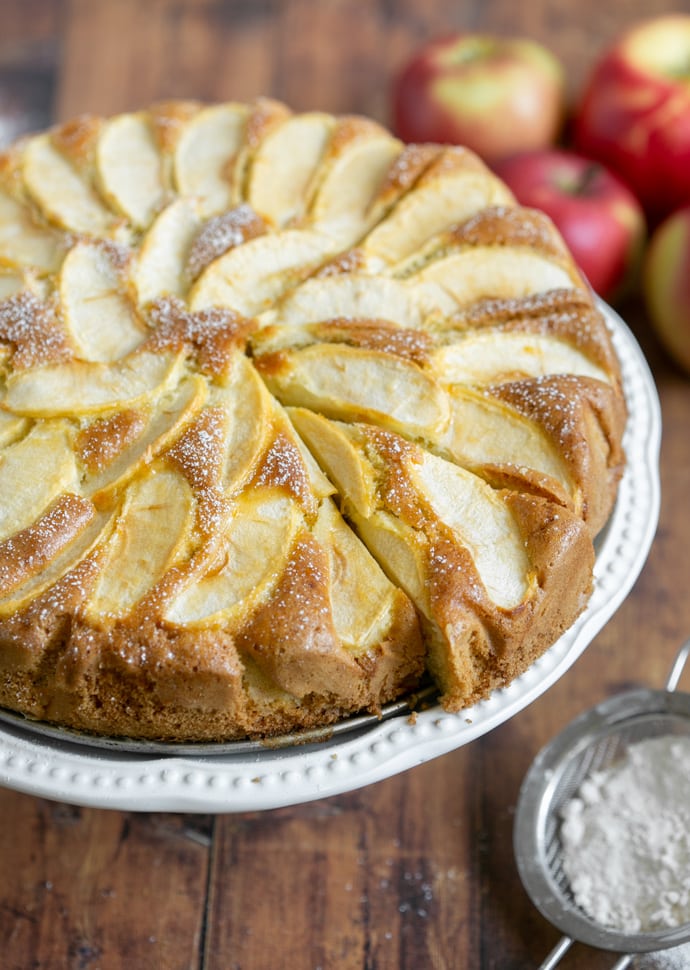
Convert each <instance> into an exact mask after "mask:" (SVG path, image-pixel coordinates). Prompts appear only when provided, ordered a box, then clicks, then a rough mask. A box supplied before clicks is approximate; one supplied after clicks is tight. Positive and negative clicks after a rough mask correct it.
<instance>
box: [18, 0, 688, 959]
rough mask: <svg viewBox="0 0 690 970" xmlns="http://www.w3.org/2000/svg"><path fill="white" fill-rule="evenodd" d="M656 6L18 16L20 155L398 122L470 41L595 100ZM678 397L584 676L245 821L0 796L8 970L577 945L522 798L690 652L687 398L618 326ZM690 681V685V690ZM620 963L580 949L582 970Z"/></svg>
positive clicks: (479, 954)
mask: <svg viewBox="0 0 690 970" xmlns="http://www.w3.org/2000/svg"><path fill="white" fill-rule="evenodd" d="M670 9H676V10H680V9H684V10H685V11H687V12H690V3H689V2H688V0H684V2H678V3H675V4H674V5H673V7H671V6H669V5H668V4H664V3H661V2H658V0H626V2H625V3H623V2H622V0H611V2H609V3H601V2H596V0H529V2H527V3H516V2H515V0H487V2H482V0H466V2H461V0H397V2H396V0H282V2H281V0H231V2H225V3H224V2H220V0H55V2H50V0H3V2H2V4H0V25H1V29H0V141H2V142H7V141H8V140H9V139H10V138H12V137H15V135H16V134H18V133H19V132H20V131H22V130H28V129H35V128H40V127H41V126H42V125H45V124H47V123H49V122H50V121H51V120H56V119H66V118H68V117H70V116H72V115H75V114H78V113H82V112H87V111H93V112H101V113H110V112H116V111H121V110H125V109H129V108H134V107H137V106H141V105H144V104H147V103H148V102H150V101H153V100H157V99H161V98H167V97H178V96H183V97H196V98H202V99H209V100H217V99H239V100H242V99H248V98H252V97H254V96H256V95H259V94H267V95H272V96H275V97H278V98H281V99H283V100H285V101H287V102H288V103H289V104H290V105H291V106H292V107H293V108H295V109H298V110H299V109H309V108H321V109H325V110H329V111H335V112H363V113H365V114H368V115H370V116H373V117H375V118H378V119H380V120H381V121H384V122H386V121H388V111H389V90H390V82H391V78H392V77H393V75H394V73H395V71H396V70H397V69H398V67H399V66H400V64H401V63H402V61H403V60H404V59H405V57H406V56H407V55H408V54H409V53H410V52H411V51H412V50H413V49H414V48H415V47H417V46H418V45H419V44H420V43H421V42H423V41H424V40H425V39H427V38H429V37H431V36H434V35H437V34H441V33H444V32H447V31H449V30H451V29H454V28H468V29H479V28H482V29H487V30H492V31H494V32H497V33H505V34H522V35H528V36H531V37H533V38H534V39H536V40H539V41H542V42H543V43H546V44H547V45H549V46H550V47H551V48H552V49H553V50H554V51H555V52H556V53H557V54H558V56H559V57H560V58H561V59H562V61H563V62H564V63H565V65H566V67H567V70H568V85H569V92H570V95H571V97H576V95H577V93H578V91H579V89H580V87H581V85H582V82H583V79H584V77H585V76H586V74H587V72H588V70H589V68H590V66H591V64H592V62H593V60H594V58H595V57H596V55H597V53H598V52H599V51H600V50H601V49H602V48H603V47H604V46H605V45H606V44H607V43H609V42H610V41H611V40H612V39H613V37H614V36H615V35H616V34H617V33H618V32H619V31H620V30H621V28H622V27H624V26H625V25H626V24H627V23H630V22H633V21H635V20H637V19H639V18H640V17H642V16H647V15H652V14H655V13H659V12H665V11H668V10H670ZM619 309H620V311H621V312H622V314H623V315H624V316H625V318H626V319H627V320H628V321H629V323H630V325H631V326H632V328H633V329H634V331H635V333H636V335H637V336H638V339H639V340H640V343H641V344H642V347H643V349H644V350H645V353H646V354H647V357H648V360H649V362H650V365H651V367H652V369H653V373H654V376H655V379H656V382H657V385H658V389H659V394H660V398H661V403H662V412H663V427H664V435H663V443H662V453H661V478H662V511H661V520H660V524H659V529H658V533H657V536H656V539H655V542H654V545H653V548H652V551H651V554H650V556H649V559H648V562H647V564H646V566H645V568H644V571H643V573H642V575H641V576H640V578H639V580H638V582H637V584H636V585H635V588H634V590H633V591H632V593H631V595H630V596H629V597H628V598H627V600H626V602H625V603H624V604H623V606H622V607H621V608H620V609H619V610H618V612H617V613H616V615H615V617H614V618H613V619H612V620H611V622H610V623H609V624H608V625H607V626H606V628H605V629H604V630H603V631H602V632H601V633H600V635H599V636H598V637H597V638H596V640H595V642H594V643H593V644H592V645H591V647H590V648H589V649H588V650H587V651H586V652H585V654H584V655H583V656H582V658H581V659H580V660H579V661H578V662H577V663H576V664H575V665H574V667H573V668H572V669H571V670H570V671H569V672H568V674H567V675H566V676H565V677H563V678H562V680H561V681H559V682H558V683H557V684H556V685H555V686H554V687H553V688H551V689H550V690H549V691H548V692H547V693H546V694H545V695H544V696H543V697H542V698H540V699H539V700H538V701H536V702H535V703H533V704H532V705H531V706H530V707H529V708H527V709H526V710H525V711H523V712H522V713H520V714H519V715H518V716H516V717H514V718H513V719H512V720H511V721H509V722H508V723H506V724H504V725H503V726H501V727H500V728H498V729H496V730H494V731H493V732H492V733H490V734H488V735H487V736H485V737H484V738H482V739H481V740H479V741H477V742H474V743H472V744H470V745H468V746H467V747H464V748H461V749H459V750H457V751H455V752H453V753H451V754H447V755H445V756H443V757H441V758H438V759H436V760H435V761H432V762H430V763H428V764H426V765H423V766H420V767H417V768H414V769H412V770H410V771H407V772H405V773H404V774H401V775H398V776H396V777H393V778H391V779H389V780H386V781H383V782H379V783H378V784H375V785H373V786H371V787H368V788H364V789H362V790H360V791H356V792H354V793H351V794H347V795H342V796H339V797H333V798H329V799H325V800H322V801H317V802H313V803H311V804H308V805H303V806H298V807H294V808H285V809H279V810H274V811H269V812H263V813H259V812H257V813H245V814H237V815H232V814H228V815H218V816H202V815H175V814H145V813H141V814H137V813H127V812H116V811H105V810H98V809H80V808H75V807H71V806H68V805H65V804H61V803H58V802H50V801H44V800H40V799H37V798H34V797H30V796H28V795H24V794H19V793H16V792H13V791H8V790H0V819H1V822H0V970H35V968H40V970H140V968H146V970H148V968H163V970H274V968H286V970H317V968H321V970H387V968H390V970H397V968H400V970H426V968H434V970H490V968H492V970H527V968H530V967H536V966H538V964H539V962H540V960H541V959H542V958H543V957H544V956H545V955H546V953H547V952H548V951H549V950H550V948H551V947H552V946H553V944H554V943H555V942H556V940H557V938H558V932H557V931H556V930H555V929H553V928H552V927H550V926H549V925H548V924H547V923H546V922H545V921H544V919H543V918H542V917H541V916H540V915H539V913H538V912H537V911H536V910H535V909H534V907H533V906H532V904H531V902H530V901H529V899H528V898H527V896H526V894H525V892H524V891H523V889H522V887H521V884H520V882H519V879H518V876H517V872H516V869H515V865H514V861H513V849H512V824H513V816H514V809H515V803H516V798H517V794H518V790H519V786H520V783H521V780H522V778H523V776H524V774H525V772H526V770H527V768H528V766H529V764H530V763H531V761H532V759H533V758H534V756H535V755H536V754H537V752H538V751H539V749H540V748H541V746H542V745H543V744H544V743H545V742H546V741H547V740H548V739H550V738H551V737H552V736H553V735H554V734H555V733H556V732H558V731H559V730H560V729H561V728H562V727H563V726H565V724H566V723H567V722H568V721H569V720H571V719H572V718H573V717H574V716H575V715H577V714H579V713H580V712H581V711H583V710H584V709H585V708H588V707H590V706H591V705H593V704H595V703H596V702H597V701H599V700H600V699H602V698H604V697H606V696H608V695H610V694H612V693H613V692H615V691H618V690H620V689H622V688H624V687H627V686H629V685H631V684H645V685H651V686H660V685H661V684H662V683H663V682H664V679H665V677H666V674H667V672H668V669H669V667H670V664H671V662H672V658H673V656H674V654H675V651H676V649H677V647H678V646H679V644H680V643H681V642H682V641H683V640H684V639H685V638H686V637H687V636H688V635H689V634H690V595H688V579H689V577H690V514H689V512H688V495H689V494H690V440H689V435H688V414H689V413H690V380H689V379H688V378H686V377H684V376H682V375H681V374H680V373H679V372H678V371H677V370H676V369H675V368H674V367H673V366H672V365H671V364H670V363H669V362H668V360H667V359H666V358H665V356H664V355H663V354H662V352H661V351H660V350H659V348H658V346H657V345H656V343H655V341H654V338H653V337H652V335H651V333H650V328H649V325H648V322H647V321H646V319H645V316H644V312H643V310H642V308H641V305H640V303H639V300H637V299H635V298H633V299H631V300H630V301H629V302H628V303H627V304H625V305H624V306H622V307H620V308H619ZM688 679H690V675H689V678H688ZM612 963H613V961H612V959H611V957H610V956H607V955H605V954H601V953H596V952H595V951H593V950H590V949H588V948H586V947H583V946H577V947H575V948H574V949H573V950H572V951H571V952H570V953H569V954H568V956H567V957H566V958H565V959H564V961H563V963H562V966H563V968H564V970H599V968H602V970H603V968H606V967H610V966H612Z"/></svg>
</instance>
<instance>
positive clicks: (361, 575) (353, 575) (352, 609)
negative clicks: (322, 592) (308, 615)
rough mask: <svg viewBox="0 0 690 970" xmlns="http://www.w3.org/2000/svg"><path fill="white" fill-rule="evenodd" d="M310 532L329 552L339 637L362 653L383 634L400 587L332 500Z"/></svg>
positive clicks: (334, 619) (323, 504)
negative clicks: (387, 573)
mask: <svg viewBox="0 0 690 970" xmlns="http://www.w3.org/2000/svg"><path fill="white" fill-rule="evenodd" d="M313 534H314V537H315V538H316V539H317V540H318V541H319V543H320V544H321V546H322V548H323V549H325V550H326V553H327V556H328V562H329V567H330V579H331V582H330V598H331V610H332V614H333V623H334V625H335V629H336V632H337V634H338V637H339V638H340V640H341V641H342V642H343V643H344V644H345V645H346V646H347V647H349V648H350V649H353V650H354V652H355V653H361V652H363V651H365V650H366V649H367V647H368V646H369V645H371V644H377V643H379V642H380V641H381V639H382V637H384V636H385V634H386V632H387V630H388V627H389V626H390V621H391V616H392V614H393V613H394V611H395V608H396V605H395V604H396V600H397V598H398V596H399V590H397V589H396V587H395V586H393V584H392V583H391V582H390V580H389V579H388V578H387V577H386V575H385V573H384V572H383V571H382V569H381V567H380V566H379V565H378V563H377V562H376V560H375V559H373V557H372V556H371V554H370V553H369V552H368V551H367V549H366V547H365V546H364V545H363V544H362V542H361V541H360V540H359V539H358V538H357V536H356V535H355V533H354V532H353V531H352V529H351V528H350V527H349V526H348V525H346V524H345V522H344V521H343V518H342V516H341V515H340V513H339V512H338V510H337V509H336V507H335V504H334V503H333V502H332V501H325V502H323V503H322V504H321V507H320V509H319V515H318V518H317V520H316V522H315V524H314V528H313Z"/></svg>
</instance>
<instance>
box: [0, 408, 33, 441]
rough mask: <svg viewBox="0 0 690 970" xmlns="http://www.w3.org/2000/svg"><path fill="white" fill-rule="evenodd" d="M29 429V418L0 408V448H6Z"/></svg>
mask: <svg viewBox="0 0 690 970" xmlns="http://www.w3.org/2000/svg"><path fill="white" fill-rule="evenodd" d="M28 430H29V419H28V418H22V417H19V416H18V415H16V414H10V412H9V411H3V410H1V409H0V448H6V447H7V445H11V444H13V443H14V442H15V441H17V440H18V439H19V438H23V437H24V435H25V434H26V432H27V431H28Z"/></svg>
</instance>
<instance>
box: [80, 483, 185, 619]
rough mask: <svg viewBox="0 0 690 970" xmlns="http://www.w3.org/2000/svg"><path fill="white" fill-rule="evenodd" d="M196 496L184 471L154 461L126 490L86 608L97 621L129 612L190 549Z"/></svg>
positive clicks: (183, 559)
mask: <svg viewBox="0 0 690 970" xmlns="http://www.w3.org/2000/svg"><path fill="white" fill-rule="evenodd" d="M194 516H195V501H194V496H193V493H192V490H191V488H190V487H189V485H188V484H187V481H186V480H185V478H184V476H183V475H182V474H180V472H178V471H176V470H175V469H173V468H170V467H166V466H164V465H158V466H155V465H154V466H152V467H151V469H150V470H149V472H148V473H146V474H145V475H143V476H142V477H141V478H138V479H136V480H135V481H134V482H132V483H131V484H130V485H129V486H128V488H127V491H126V493H125V498H124V502H123V505H122V508H121V511H120V515H119V518H118V521H117V525H116V527H115V530H114V532H113V534H112V536H111V538H110V539H109V541H108V545H107V551H106V558H105V562H104V564H103V568H102V570H101V573H100V576H99V578H98V582H97V583H96V586H95V588H94V590H93V592H92V593H91V595H90V597H89V599H88V602H87V605H86V609H87V613H88V614H89V615H90V616H91V618H92V619H93V621H94V622H96V623H97V622H99V621H100V622H102V620H103V618H104V617H107V616H124V615H127V614H128V613H129V612H130V611H131V610H132V608H133V607H134V605H135V604H136V603H137V602H138V601H139V600H140V599H142V597H144V596H145V595H146V593H148V592H149V590H150V589H151V588H152V587H153V586H154V585H155V583H156V582H157V581H158V580H159V579H160V578H161V577H162V575H163V574H164V573H165V572H166V571H167V570H168V569H170V568H171V567H172V566H173V565H174V564H175V563H176V562H178V561H185V560H186V559H187V558H188V555H189V551H190V540H191V535H192V528H193V525H194Z"/></svg>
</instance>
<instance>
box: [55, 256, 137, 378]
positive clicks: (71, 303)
mask: <svg viewBox="0 0 690 970" xmlns="http://www.w3.org/2000/svg"><path fill="white" fill-rule="evenodd" d="M123 258H125V257H124V256H123V253H122V251H121V250H120V249H119V248H115V247H113V245H112V244H103V243H102V242H101V241H100V240H97V241H94V242H91V241H84V242H79V243H77V244H76V246H73V247H72V249H70V251H69V253H68V254H67V257H66V258H65V261H64V262H63V264H62V269H61V271H60V282H59V294H60V304H61V307H62V317H63V321H64V323H65V324H66V327H67V330H68V333H69V335H70V338H71V341H72V343H73V345H74V348H75V355H76V357H77V358H79V359H80V360H89V361H103V362H107V363H109V362H112V361H116V360H119V359H120V358H121V357H124V356H125V355H126V354H129V353H130V352H131V351H132V350H134V348H135V347H137V346H138V345H139V344H140V343H142V341H143V340H144V338H145V336H146V329H145V327H144V325H143V324H142V322H141V321H140V319H139V317H138V315H137V313H136V310H135V307H134V305H133V302H132V300H131V299H130V298H129V296H128V294H127V291H126V288H125V287H124V286H123V285H122V275H123V272H122V260H123Z"/></svg>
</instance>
